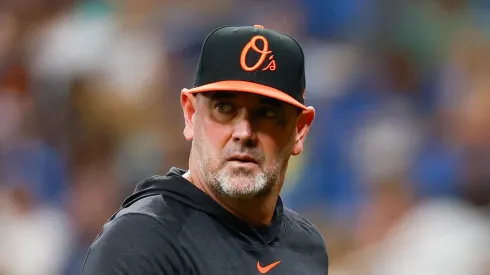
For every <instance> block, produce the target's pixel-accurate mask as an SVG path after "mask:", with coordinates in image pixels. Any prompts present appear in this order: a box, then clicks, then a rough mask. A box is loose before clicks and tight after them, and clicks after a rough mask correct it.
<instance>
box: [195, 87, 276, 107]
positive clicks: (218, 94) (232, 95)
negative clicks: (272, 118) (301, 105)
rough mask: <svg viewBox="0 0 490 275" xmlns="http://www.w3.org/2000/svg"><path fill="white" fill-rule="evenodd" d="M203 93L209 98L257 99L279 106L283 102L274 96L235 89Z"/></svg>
mask: <svg viewBox="0 0 490 275" xmlns="http://www.w3.org/2000/svg"><path fill="white" fill-rule="evenodd" d="M204 95H205V96H206V97H207V98H209V99H211V100H219V99H236V98H239V99H240V100H242V99H243V100H247V99H249V100H257V101H259V102H260V103H267V104H271V105H276V106H281V105H283V102H282V101H280V100H277V99H275V98H271V97H267V96H263V95H258V94H253V93H245V92H235V91H215V92H208V93H204Z"/></svg>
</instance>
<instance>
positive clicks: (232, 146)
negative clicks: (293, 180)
mask: <svg viewBox="0 0 490 275" xmlns="http://www.w3.org/2000/svg"><path fill="white" fill-rule="evenodd" d="M298 113H299V112H298V109H297V108H296V107H294V106H292V105H289V104H287V103H283V102H282V101H278V100H275V99H271V98H267V97H263V96H259V95H255V94H249V93H240V92H211V93H204V94H199V95H197V99H196V100H195V114H194V116H193V127H192V128H193V129H192V140H193V154H195V157H196V162H197V166H198V168H199V170H200V172H201V174H202V176H203V178H204V181H205V182H206V184H208V185H209V186H210V187H211V188H213V189H214V191H216V192H217V193H218V194H219V195H221V196H228V197H233V198H251V197H257V196H261V195H265V194H267V193H268V191H270V190H271V189H272V188H273V187H274V186H275V185H276V184H277V183H278V182H279V180H280V178H281V177H283V175H284V172H285V169H286V167H287V162H288V160H289V157H290V156H291V154H297V153H295V152H297V150H295V147H297V146H298V145H297V143H298V142H300V143H301V146H300V147H301V148H302V142H303V140H300V139H298V127H297V126H298V119H299V118H300V117H301V114H300V115H298ZM296 149H297V148H296Z"/></svg>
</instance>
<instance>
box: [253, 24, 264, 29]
mask: <svg viewBox="0 0 490 275" xmlns="http://www.w3.org/2000/svg"><path fill="white" fill-rule="evenodd" d="M254 28H258V29H263V28H264V26H262V25H254Z"/></svg>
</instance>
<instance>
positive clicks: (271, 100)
mask: <svg viewBox="0 0 490 275" xmlns="http://www.w3.org/2000/svg"><path fill="white" fill-rule="evenodd" d="M260 103H261V104H267V105H271V106H273V107H276V108H279V107H282V106H283V105H284V104H283V102H282V101H279V100H277V99H274V98H270V97H262V98H261V99H260Z"/></svg>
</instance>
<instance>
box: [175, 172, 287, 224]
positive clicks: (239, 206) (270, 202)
mask: <svg viewBox="0 0 490 275" xmlns="http://www.w3.org/2000/svg"><path fill="white" fill-rule="evenodd" d="M183 176H184V178H186V179H187V180H188V181H190V182H191V183H192V184H194V185H195V186H196V187H197V188H199V189H201V190H202V191H203V192H204V193H206V194H207V195H208V196H210V197H211V198H212V199H213V200H215V201H216V202H217V203H219V204H220V205H221V206H222V207H223V208H225V209H226V210H228V211H229V212H230V213H232V214H234V215H235V216H237V217H238V218H240V219H241V220H243V221H245V222H246V223H248V224H250V225H252V226H255V227H260V226H268V225H270V223H271V220H272V217H273V215H274V209H275V207H276V203H277V199H278V197H279V192H278V191H277V190H275V189H274V190H271V192H270V193H269V194H267V195H265V196H261V197H259V198H253V199H235V198H225V197H222V196H219V195H218V194H216V192H214V190H212V188H209V186H208V185H207V184H206V183H205V182H204V180H203V179H202V177H200V176H199V174H197V173H190V170H189V171H188V172H187V173H185V174H184V175H183Z"/></svg>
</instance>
